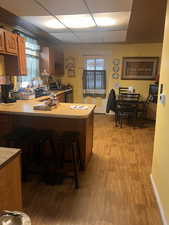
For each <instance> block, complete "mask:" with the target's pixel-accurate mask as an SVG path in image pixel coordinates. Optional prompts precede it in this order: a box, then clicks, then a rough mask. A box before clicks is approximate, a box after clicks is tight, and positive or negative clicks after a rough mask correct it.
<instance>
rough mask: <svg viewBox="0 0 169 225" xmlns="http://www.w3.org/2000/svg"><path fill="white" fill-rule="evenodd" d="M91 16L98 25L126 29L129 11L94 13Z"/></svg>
mask: <svg viewBox="0 0 169 225" xmlns="http://www.w3.org/2000/svg"><path fill="white" fill-rule="evenodd" d="M93 16H94V19H95V21H96V24H97V25H98V27H112V28H113V27H114V28H116V29H117V28H118V29H126V28H127V26H128V23H129V19H130V12H110V13H95V14H93Z"/></svg>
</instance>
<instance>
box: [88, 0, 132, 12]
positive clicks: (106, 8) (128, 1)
mask: <svg viewBox="0 0 169 225" xmlns="http://www.w3.org/2000/svg"><path fill="white" fill-rule="evenodd" d="M86 2H87V4H88V6H89V8H90V10H91V12H92V13H101V12H123V11H131V8H132V0H104V1H102V0H86Z"/></svg>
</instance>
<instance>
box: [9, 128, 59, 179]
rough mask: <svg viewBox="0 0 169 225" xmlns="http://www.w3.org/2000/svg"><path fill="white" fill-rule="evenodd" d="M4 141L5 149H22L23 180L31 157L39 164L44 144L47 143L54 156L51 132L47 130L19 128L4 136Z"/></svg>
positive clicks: (28, 168) (26, 175) (28, 169)
mask: <svg viewBox="0 0 169 225" xmlns="http://www.w3.org/2000/svg"><path fill="white" fill-rule="evenodd" d="M5 140H6V145H7V147H15V148H21V149H22V178H23V180H27V177H28V173H29V171H30V162H31V161H32V157H33V156H35V157H36V162H37V161H39V162H40V161H41V160H42V158H43V157H42V155H43V153H44V149H45V148H44V146H45V144H46V143H49V145H50V148H51V151H52V154H53V155H54V154H55V153H56V151H55V145H54V142H53V135H52V132H51V131H48V130H37V129H33V128H25V127H24V128H23V127H20V128H16V129H15V130H13V131H12V132H10V133H9V134H7V135H6V136H5ZM41 164H42V162H41ZM45 169H46V168H45V167H43V170H45ZM34 172H35V171H34ZM35 173H36V172H35Z"/></svg>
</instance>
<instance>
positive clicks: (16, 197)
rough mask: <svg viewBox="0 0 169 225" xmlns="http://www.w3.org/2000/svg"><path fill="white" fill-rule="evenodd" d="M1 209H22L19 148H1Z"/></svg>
mask: <svg viewBox="0 0 169 225" xmlns="http://www.w3.org/2000/svg"><path fill="white" fill-rule="evenodd" d="M0 181H1V182H0V211H2V210H12V211H16V210H22V193H21V156H20V150H19V149H12V148H0Z"/></svg>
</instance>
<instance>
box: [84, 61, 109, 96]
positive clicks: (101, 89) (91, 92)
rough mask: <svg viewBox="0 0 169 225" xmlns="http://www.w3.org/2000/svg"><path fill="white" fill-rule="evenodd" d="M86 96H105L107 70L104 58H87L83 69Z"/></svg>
mask: <svg viewBox="0 0 169 225" xmlns="http://www.w3.org/2000/svg"><path fill="white" fill-rule="evenodd" d="M83 94H84V96H93V97H97V96H98V97H99V96H100V97H105V95H106V72H105V66H104V59H103V58H87V59H86V60H85V69H84V71H83Z"/></svg>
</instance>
